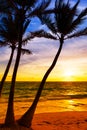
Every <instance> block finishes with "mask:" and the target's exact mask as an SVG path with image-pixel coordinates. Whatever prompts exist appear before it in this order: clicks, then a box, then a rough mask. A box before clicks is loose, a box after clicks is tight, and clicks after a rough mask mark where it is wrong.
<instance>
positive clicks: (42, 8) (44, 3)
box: [29, 0, 54, 17]
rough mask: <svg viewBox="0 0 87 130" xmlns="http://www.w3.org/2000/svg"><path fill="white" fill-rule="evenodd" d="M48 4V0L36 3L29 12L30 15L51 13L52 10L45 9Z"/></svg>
mask: <svg viewBox="0 0 87 130" xmlns="http://www.w3.org/2000/svg"><path fill="white" fill-rule="evenodd" d="M49 4H50V0H43V1H42V2H41V3H38V5H37V7H35V9H33V11H32V12H31V13H30V14H29V16H30V17H32V16H40V15H41V14H44V13H45V14H48V13H52V12H53V11H54V10H51V9H49V10H47V11H46V9H47V8H48V6H49Z"/></svg>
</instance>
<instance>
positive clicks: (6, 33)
mask: <svg viewBox="0 0 87 130" xmlns="http://www.w3.org/2000/svg"><path fill="white" fill-rule="evenodd" d="M29 22H30V21H27V23H26V25H27V26H28V24H29ZM27 26H24V32H23V33H25V30H26V28H27ZM0 38H1V41H0V46H9V47H10V48H11V55H10V58H9V61H8V64H7V67H6V70H5V72H4V75H3V77H2V80H1V82H0V96H1V92H2V88H3V85H4V82H5V79H6V77H7V74H8V72H9V69H10V66H11V62H12V59H13V55H14V50H15V49H16V48H17V45H18V25H17V18H16V17H14V19H13V18H12V16H11V15H9V16H8V15H6V17H3V18H2V20H1V24H0ZM21 51H22V52H24V51H26V50H25V49H21ZM27 53H30V51H29V52H28V50H27Z"/></svg>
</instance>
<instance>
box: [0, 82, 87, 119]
mask: <svg viewBox="0 0 87 130" xmlns="http://www.w3.org/2000/svg"><path fill="white" fill-rule="evenodd" d="M39 84H40V82H16V86H15V98H14V111H15V115H22V114H23V113H24V112H25V111H26V110H27V109H28V108H29V107H30V105H31V104H32V101H33V100H34V97H35V94H36V92H37V90H38V87H39ZM9 88H10V82H6V83H5V85H4V89H3V93H2V97H1V98H0V118H3V117H4V116H5V114H6V109H7V102H8V97H9ZM62 111H87V82H46V84H45V86H44V89H43V91H42V95H41V98H40V101H39V103H38V106H37V109H36V113H43V112H62Z"/></svg>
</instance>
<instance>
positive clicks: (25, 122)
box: [18, 36, 63, 127]
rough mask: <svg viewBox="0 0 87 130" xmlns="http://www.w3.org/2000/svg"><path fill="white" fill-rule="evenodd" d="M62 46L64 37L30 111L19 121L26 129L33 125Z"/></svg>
mask: <svg viewBox="0 0 87 130" xmlns="http://www.w3.org/2000/svg"><path fill="white" fill-rule="evenodd" d="M62 46H63V36H62V37H61V38H60V47H59V49H58V51H57V54H56V56H55V58H54V60H53V62H52V64H51V66H50V67H49V69H48V70H47V72H46V73H45V75H44V77H43V79H42V81H41V83H40V86H39V89H38V92H37V94H36V97H35V99H34V101H33V103H32V105H31V107H30V108H29V109H28V111H27V112H25V114H24V115H23V116H22V117H21V118H20V119H19V120H18V123H19V124H20V125H23V126H25V127H31V124H32V119H33V116H34V113H35V110H36V107H37V104H38V101H39V98H40V96H41V93H42V90H43V88H44V84H45V82H46V79H47V78H48V76H49V74H50V73H51V71H52V70H53V68H54V67H55V65H56V62H57V60H58V57H59V55H60V53H61V50H62Z"/></svg>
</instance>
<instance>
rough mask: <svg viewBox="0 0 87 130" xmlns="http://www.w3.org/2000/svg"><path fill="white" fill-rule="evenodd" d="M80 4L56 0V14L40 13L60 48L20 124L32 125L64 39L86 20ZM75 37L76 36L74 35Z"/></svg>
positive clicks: (86, 10) (19, 121)
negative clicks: (71, 4)
mask: <svg viewBox="0 0 87 130" xmlns="http://www.w3.org/2000/svg"><path fill="white" fill-rule="evenodd" d="M78 4H79V0H78V1H77V3H76V4H75V5H74V6H73V7H71V6H70V2H69V0H68V1H67V2H66V3H65V2H64V0H56V2H55V10H56V12H55V13H54V16H53V15H51V14H48V15H46V14H45V15H42V16H41V15H39V18H40V19H41V21H42V23H45V24H46V25H47V27H48V28H49V29H50V30H51V32H52V33H53V34H54V35H55V36H57V38H58V40H59V43H60V45H59V48H58V51H57V53H56V56H55V57H54V60H53V62H52V64H51V66H50V67H49V69H48V70H47V72H46V73H45V75H44V77H43V79H42V81H41V83H40V86H39V88H38V91H37V94H36V97H35V99H34V101H33V103H32V105H31V107H30V108H29V109H28V110H27V111H26V112H25V114H24V115H23V116H22V117H21V118H20V119H19V120H18V123H19V124H20V125H23V126H25V127H30V126H31V124H32V119H33V115H34V112H35V109H36V106H37V103H38V101H39V98H40V96H41V92H42V90H43V87H44V84H45V82H46V79H47V77H48V76H49V74H50V73H51V71H52V70H53V68H54V67H55V65H56V62H57V60H58V57H59V55H60V53H61V50H62V47H63V44H64V40H66V39H68V37H70V36H71V35H72V33H73V32H76V31H77V29H78V28H79V26H80V25H82V23H83V21H84V20H85V16H86V14H87V9H84V10H83V11H81V12H80V13H79V12H78V11H77V7H78ZM74 37H75V36H74Z"/></svg>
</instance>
